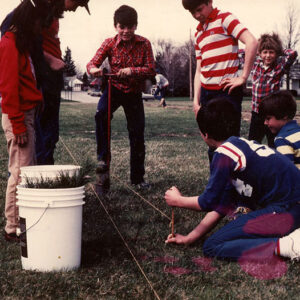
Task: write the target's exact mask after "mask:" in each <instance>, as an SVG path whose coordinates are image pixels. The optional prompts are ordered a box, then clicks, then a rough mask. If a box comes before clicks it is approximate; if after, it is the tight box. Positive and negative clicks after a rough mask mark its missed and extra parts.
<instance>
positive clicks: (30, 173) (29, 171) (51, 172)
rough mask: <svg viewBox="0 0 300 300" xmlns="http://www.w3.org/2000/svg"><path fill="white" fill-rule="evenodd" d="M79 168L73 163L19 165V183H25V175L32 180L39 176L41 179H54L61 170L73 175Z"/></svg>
mask: <svg viewBox="0 0 300 300" xmlns="http://www.w3.org/2000/svg"><path fill="white" fill-rule="evenodd" d="M79 169H80V166H75V165H39V166H29V167H21V168H20V170H21V174H20V177H21V185H24V184H25V183H26V177H27V178H28V179H30V180H31V181H33V182H34V181H35V180H38V179H39V178H41V177H42V178H43V179H47V178H50V179H54V178H56V177H58V176H59V175H60V174H61V172H63V173H64V174H68V175H69V176H73V175H75V173H76V172H77V171H78V170H79Z"/></svg>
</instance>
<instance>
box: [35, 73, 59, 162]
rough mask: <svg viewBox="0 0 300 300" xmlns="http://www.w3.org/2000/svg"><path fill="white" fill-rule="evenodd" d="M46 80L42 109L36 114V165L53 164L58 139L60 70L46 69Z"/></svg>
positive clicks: (44, 82) (43, 84) (43, 89)
mask: <svg viewBox="0 0 300 300" xmlns="http://www.w3.org/2000/svg"><path fill="white" fill-rule="evenodd" d="M46 75H47V80H44V81H43V82H42V86H43V88H42V92H43V98H44V108H43V111H42V112H41V113H40V114H39V115H37V117H36V120H35V126H36V158H37V164H38V165H53V164H54V150H55V147H56V146H55V145H56V143H57V142H58V140H59V109H60V98H61V96H60V94H61V90H62V86H63V79H62V72H55V71H52V70H50V68H48V69H47V73H46Z"/></svg>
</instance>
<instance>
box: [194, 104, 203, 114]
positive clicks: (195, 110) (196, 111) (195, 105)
mask: <svg viewBox="0 0 300 300" xmlns="http://www.w3.org/2000/svg"><path fill="white" fill-rule="evenodd" d="M200 108H201V105H200V104H199V103H196V102H193V111H194V114H195V117H197V114H198V111H199V110H200Z"/></svg>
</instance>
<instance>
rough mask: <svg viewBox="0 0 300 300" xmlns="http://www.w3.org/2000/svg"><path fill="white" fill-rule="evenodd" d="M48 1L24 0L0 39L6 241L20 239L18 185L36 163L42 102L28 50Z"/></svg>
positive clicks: (47, 19)
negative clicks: (23, 169)
mask: <svg viewBox="0 0 300 300" xmlns="http://www.w3.org/2000/svg"><path fill="white" fill-rule="evenodd" d="M49 11H50V10H49V3H48V1H47V0H39V1H37V0H24V1H23V2H22V3H21V4H20V5H19V6H18V7H17V8H16V9H15V10H14V12H13V16H12V23H11V27H10V29H9V31H7V32H6V33H5V34H4V35H3V36H2V38H1V41H0V93H1V94H2V127H3V131H4V133H5V138H6V141H7V149H8V154H9V163H8V171H9V173H10V176H9V179H8V182H7V190H6V202H5V218H6V226H5V232H4V236H5V239H6V240H7V241H16V240H18V238H17V236H16V228H17V226H18V209H17V206H16V186H17V185H18V183H19V175H20V168H21V167H23V166H30V165H34V164H35V131H34V116H35V111H36V107H37V106H38V105H39V104H40V103H41V102H42V94H41V92H40V91H39V90H38V89H37V88H36V79H35V74H34V69H33V66H32V62H31V58H30V55H29V52H30V50H31V47H33V45H34V41H35V37H36V36H37V35H38V34H40V32H41V29H42V27H43V26H44V25H47V23H48V22H50V21H51V17H50V16H49V15H48V12H49Z"/></svg>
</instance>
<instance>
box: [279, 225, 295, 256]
mask: <svg viewBox="0 0 300 300" xmlns="http://www.w3.org/2000/svg"><path fill="white" fill-rule="evenodd" d="M283 243H288V244H289V245H290V246H289V247H288V249H286V250H287V251H286V253H282V254H283V256H285V257H289V258H290V259H291V260H297V261H298V260H300V228H298V229H296V230H295V231H293V232H292V233H290V234H289V235H287V236H285V237H283V238H281V239H280V245H281V244H283ZM282 246H284V245H282ZM280 247H281V246H280ZM281 248H283V247H281Z"/></svg>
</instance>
